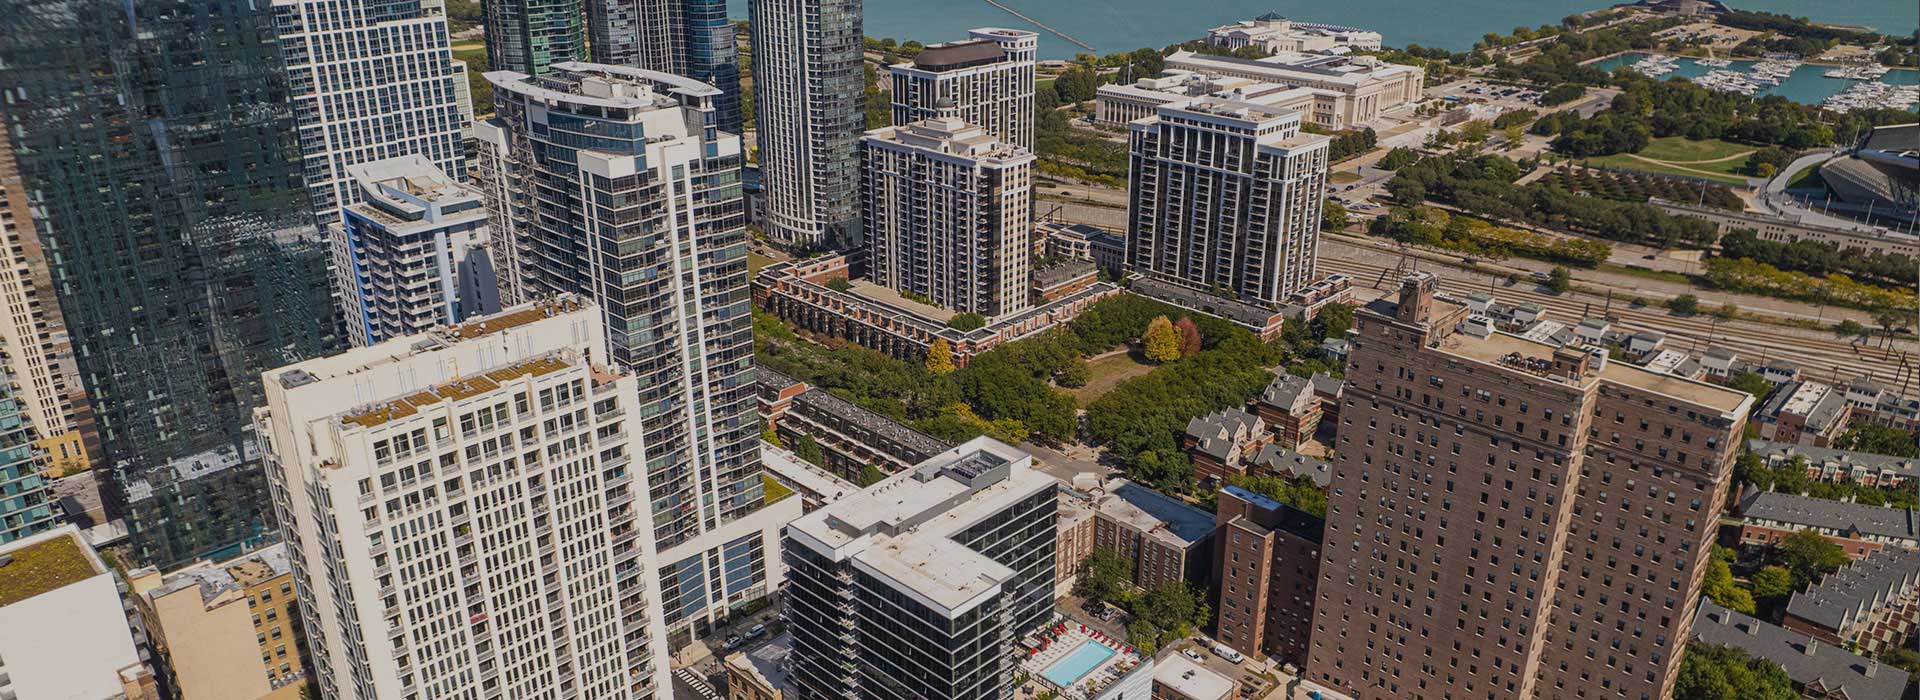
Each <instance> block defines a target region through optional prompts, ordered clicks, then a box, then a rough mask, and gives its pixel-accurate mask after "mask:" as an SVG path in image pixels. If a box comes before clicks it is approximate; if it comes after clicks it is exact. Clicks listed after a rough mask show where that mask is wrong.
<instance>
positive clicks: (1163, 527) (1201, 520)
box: [1094, 479, 1213, 547]
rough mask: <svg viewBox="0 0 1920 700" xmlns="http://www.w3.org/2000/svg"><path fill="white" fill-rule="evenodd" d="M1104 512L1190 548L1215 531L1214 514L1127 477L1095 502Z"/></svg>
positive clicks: (1148, 532)
mask: <svg viewBox="0 0 1920 700" xmlns="http://www.w3.org/2000/svg"><path fill="white" fill-rule="evenodd" d="M1094 507H1095V508H1097V509H1099V511H1100V513H1101V514H1102V515H1105V516H1107V517H1108V518H1111V519H1113V520H1114V521H1117V522H1121V523H1126V524H1127V525H1128V526H1129V527H1132V528H1133V529H1136V530H1139V531H1141V532H1145V533H1147V534H1148V535H1149V536H1151V537H1153V538H1155V539H1159V540H1161V541H1163V542H1167V543H1169V544H1172V545H1175V546H1178V547H1189V546H1192V545H1194V544H1195V543H1198V542H1200V541H1201V540H1204V539H1206V538H1207V536H1208V535H1211V534H1213V514H1212V513H1209V512H1207V511H1204V510H1201V509H1199V508H1195V507H1193V506H1191V505H1188V504H1187V503H1186V502H1184V501H1181V500H1180V499H1178V498H1174V497H1172V496H1168V495H1166V494H1164V493H1160V492H1159V491H1155V490H1153V489H1150V488H1147V487H1145V486H1141V485H1139V484H1136V483H1133V482H1131V481H1127V480H1125V479H1115V480H1113V481H1112V482H1109V483H1108V484H1107V493H1106V495H1104V496H1101V497H1100V498H1099V499H1097V500H1096V501H1095V502H1094Z"/></svg>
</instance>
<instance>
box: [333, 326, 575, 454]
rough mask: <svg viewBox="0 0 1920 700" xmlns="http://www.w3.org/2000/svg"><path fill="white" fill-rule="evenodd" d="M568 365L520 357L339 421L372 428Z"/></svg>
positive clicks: (552, 358)
mask: <svg viewBox="0 0 1920 700" xmlns="http://www.w3.org/2000/svg"><path fill="white" fill-rule="evenodd" d="M523 313H524V312H523ZM570 366H572V365H571V363H569V362H567V361H566V360H563V359H561V358H559V357H557V356H555V355H546V356H542V357H536V358H534V359H531V360H523V361H521V362H517V363H514V364H512V365H508V366H506V367H502V368H500V369H496V370H493V371H491V372H487V373H485V374H481V375H477V376H470V377H463V378H461V379H456V380H453V381H451V382H447V383H445V384H441V385H439V386H435V387H433V388H431V389H427V390H426V391H422V392H419V393H416V394H412V395H409V396H406V397H403V398H398V399H394V400H392V401H384V402H381V403H377V404H374V405H373V406H370V407H367V408H364V409H360V410H358V411H353V412H349V413H343V414H341V415H340V422H341V424H342V425H357V426H360V427H362V428H375V427H379V426H381V425H383V424H385V423H387V422H389V421H393V420H396V419H399V418H405V417H407V416H411V415H413V414H415V413H419V412H420V409H422V408H425V407H428V406H433V405H435V404H438V403H440V402H442V401H459V400H461V399H465V398H468V397H472V396H479V395H481V394H484V393H487V392H489V391H493V390H495V389H499V388H500V383H501V382H506V381H511V380H513V379H515V378H518V377H523V376H527V375H534V376H539V375H542V374H547V373H549V372H556V371H559V370H562V369H566V368H567V367H570Z"/></svg>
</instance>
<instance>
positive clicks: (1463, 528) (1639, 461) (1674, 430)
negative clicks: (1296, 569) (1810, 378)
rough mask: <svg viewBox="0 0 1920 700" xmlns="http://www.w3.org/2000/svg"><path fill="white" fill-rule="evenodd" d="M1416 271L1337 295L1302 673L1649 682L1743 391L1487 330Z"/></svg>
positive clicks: (1622, 687) (1707, 518)
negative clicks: (1340, 389) (1340, 298)
mask: <svg viewBox="0 0 1920 700" xmlns="http://www.w3.org/2000/svg"><path fill="white" fill-rule="evenodd" d="M1436 286H1437V285H1436V280H1435V279H1434V278H1433V277H1432V276H1431V275H1427V274H1416V275H1414V276H1412V277H1409V278H1408V279H1407V281H1406V283H1405V285H1404V286H1403V288H1402V289H1401V292H1400V297H1399V301H1398V303H1395V302H1393V301H1391V300H1381V301H1376V302H1373V303H1372V304H1369V305H1368V306H1366V307H1365V308H1363V309H1361V310H1360V312H1359V313H1358V314H1357V319H1356V321H1357V325H1356V328H1357V333H1356V335H1355V337H1354V338H1353V345H1352V355H1351V356H1350V359H1349V363H1348V367H1347V375H1346V378H1347V385H1346V391H1345V394H1344V396H1343V397H1342V399H1341V403H1342V405H1341V408H1340V426H1339V427H1340V430H1339V435H1340V438H1339V445H1338V447H1336V448H1335V454H1336V455H1337V456H1338V461H1337V463H1336V466H1335V468H1334V470H1333V481H1332V485H1331V489H1330V493H1329V497H1328V509H1327V527H1326V533H1325V542H1324V545H1323V548H1322V551H1323V555H1322V557H1323V558H1322V560H1321V567H1320V583H1319V587H1318V591H1317V594H1318V602H1317V603H1316V605H1315V612H1314V628H1313V634H1312V650H1311V652H1310V654H1309V660H1308V663H1307V671H1308V679H1309V680H1311V681H1314V682H1316V683H1320V684H1322V685H1326V686H1329V687H1332V688H1335V689H1338V690H1340V692H1343V693H1346V694H1348V695H1351V696H1353V697H1354V698H1356V699H1359V700H1481V699H1483V698H1484V699H1485V700H1516V699H1518V700H1531V699H1535V698H1539V699H1545V698H1554V699H1556V700H1558V699H1562V698H1565V699H1567V700H1578V699H1585V698H1594V699H1601V698H1604V699H1609V700H1611V699H1615V698H1620V699H1625V700H1657V699H1658V698H1665V697H1668V696H1669V694H1670V691H1671V690H1672V688H1673V683H1674V678H1675V676H1676V675H1677V672H1678V669H1679V662H1680V651H1681V648H1682V645H1684V644H1685V643H1686V639H1687V629H1688V625H1689V624H1690V620H1692V618H1693V612H1694V606H1695V604H1696V600H1697V599H1698V597H1699V586H1700V578H1701V573H1702V572H1703V571H1704V569H1705V562H1706V560H1707V556H1708V550H1709V549H1710V547H1711V545H1712V538H1713V536H1714V524H1715V519H1716V516H1717V515H1718V513H1719V510H1720V505H1721V502H1722V500H1723V499H1724V498H1725V497H1726V494H1727V486H1728V483H1729V480H1730V478H1731V473H1732V462H1733V458H1734V455H1735V449H1736V448H1737V446H1738V445H1737V443H1738V436H1739V435H1740V432H1741V428H1742V426H1743V424H1744V423H1745V417H1746V415H1747V412H1748V409H1749V408H1750V406H1751V404H1752V398H1751V397H1750V396H1748V395H1747V394H1745V393H1741V392H1737V391H1733V390H1729V389H1725V388H1721V387H1717V386H1713V385H1709V384H1705V383H1701V382H1697V381H1692V380H1688V379H1681V378H1677V377H1672V376H1668V375H1664V374H1658V373H1655V372H1650V371H1647V370H1644V369H1641V368H1638V367H1633V366H1630V365H1627V364H1625V363H1620V362H1610V361H1608V359H1607V357H1606V355H1605V354H1604V353H1602V352H1589V351H1587V350H1585V349H1579V348H1560V347H1555V346H1552V345H1545V344H1541V343H1536V342H1532V341H1528V340H1525V339H1522V338H1519V337H1516V336H1513V335H1508V334H1505V333H1498V332H1492V331H1491V329H1490V328H1488V327H1486V326H1484V325H1482V324H1479V323H1469V322H1468V319H1467V313H1466V311H1467V310H1466V309H1465V308H1464V307H1461V306H1458V305H1455V304H1450V303H1447V302H1444V301H1441V300H1437V299H1435V298H1434V291H1435V288H1436Z"/></svg>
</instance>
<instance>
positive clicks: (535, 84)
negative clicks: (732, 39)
mask: <svg viewBox="0 0 1920 700" xmlns="http://www.w3.org/2000/svg"><path fill="white" fill-rule="evenodd" d="M547 69H548V72H546V73H543V74H541V75H539V76H529V75H527V74H525V73H519V72H515V71H510V70H497V71H491V72H488V73H487V74H486V75H485V76H484V77H486V79H487V82H490V83H492V84H493V85H494V86H495V87H496V88H498V89H501V90H506V91H510V92H515V93H520V94H523V95H528V96H531V97H537V98H542V99H548V100H554V101H557V102H566V103H572V104H584V105H593V106H598V107H608V108H613V109H629V110H640V111H644V110H651V109H658V108H662V107H674V106H678V104H679V100H678V99H676V98H673V97H670V96H669V95H671V94H681V95H688V96H692V97H712V96H715V95H719V94H720V91H719V90H718V89H716V88H714V87H713V86H711V85H708V84H706V83H703V82H700V81H698V80H694V79H692V78H684V77H681V76H678V75H673V74H671V73H662V72H659V71H651V70H644V69H640V68H629V67H626V66H615V65H608V64H604V63H584V62H580V61H565V62H562V63H555V64H553V65H551V66H548V67H547Z"/></svg>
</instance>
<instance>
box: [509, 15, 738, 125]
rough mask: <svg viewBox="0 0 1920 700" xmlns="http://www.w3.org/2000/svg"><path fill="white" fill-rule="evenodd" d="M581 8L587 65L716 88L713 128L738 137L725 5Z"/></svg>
mask: <svg viewBox="0 0 1920 700" xmlns="http://www.w3.org/2000/svg"><path fill="white" fill-rule="evenodd" d="M586 5H587V7H586V10H587V36H588V38H589V39H590V42H589V43H590V46H589V53H590V54H591V59H590V60H592V61H593V62H594V63H606V64H610V65H616V66H628V67H632V68H642V69H645V70H650V71H656V72H660V73H668V74H672V75H678V76H683V77H687V78H691V79H693V80H695V81H698V82H701V83H704V84H707V85H711V86H713V87H715V88H718V89H719V90H720V94H719V95H717V96H715V97H714V100H713V103H714V113H715V124H716V125H718V126H719V127H720V130H721V131H725V132H727V133H729V134H740V133H742V131H741V130H742V128H743V127H744V126H745V119H744V116H743V114H742V112H741V111H740V110H741V104H740V48H739V43H738V41H737V40H736V38H735V31H734V27H733V22H732V21H730V20H728V19H727V3H726V0H586ZM522 72H524V71H522Z"/></svg>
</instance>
